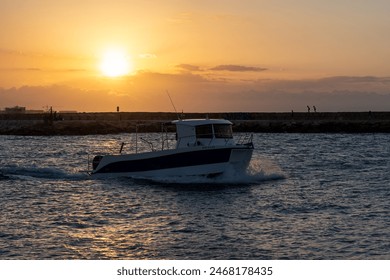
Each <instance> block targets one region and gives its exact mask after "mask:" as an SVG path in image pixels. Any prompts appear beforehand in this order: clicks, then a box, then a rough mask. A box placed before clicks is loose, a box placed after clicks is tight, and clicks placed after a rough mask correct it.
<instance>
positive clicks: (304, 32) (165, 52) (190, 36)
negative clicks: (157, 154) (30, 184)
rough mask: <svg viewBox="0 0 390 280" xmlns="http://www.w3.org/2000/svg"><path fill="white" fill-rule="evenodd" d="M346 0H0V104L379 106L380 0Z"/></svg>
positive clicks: (385, 84)
mask: <svg viewBox="0 0 390 280" xmlns="http://www.w3.org/2000/svg"><path fill="white" fill-rule="evenodd" d="M358 2H359V3H355V2H354V3H352V2H351V1H325V0H320V1H310V0H302V1H298V2H296V1H293V2H292V1H262V0H259V1H253V0H243V1H230V0H226V1H207V2H206V1H174V0H167V1H164V4H162V3H155V2H154V1H117V0H113V1H98V2H96V1H76V0H69V1H44V0H34V1H24V0H13V1H2V2H1V3H0V23H1V24H0V34H1V36H0V61H1V64H0V73H1V75H0V110H2V109H4V108H5V107H9V106H16V105H19V106H25V107H27V108H30V109H39V108H42V107H43V106H46V105H47V104H49V105H50V106H53V107H57V108H63V109H64V110H65V109H74V110H78V111H110V110H112V108H116V106H117V104H118V103H121V104H123V105H122V106H121V108H123V110H134V111H170V110H171V109H172V108H171V106H170V103H169V102H166V100H165V99H166V96H165V95H164V94H162V95H161V94H160V93H161V92H165V90H169V92H171V93H172V96H173V97H174V99H175V102H176V103H178V104H177V106H178V107H180V109H182V110H184V111H196V112H197V111H205V112H208V111H291V110H294V111H305V110H306V106H307V105H308V104H306V103H307V102H309V101H311V103H313V102H318V103H319V104H316V105H317V107H318V108H319V110H326V111H338V110H342V111H346V110H347V111H348V110H349V111H351V110H361V111H362V110H363V111H365V110H367V111H368V110H382V111H383V110H390V101H389V100H390V78H389V77H390V63H388V62H389V61H390V52H389V51H388V46H389V45H390V35H389V32H388V27H390V17H389V16H388V11H389V10H390V2H389V1H379V0H373V1H358ZM206 3H207V4H206ZM52 88H55V90H53V91H55V92H48V91H49V89H52ZM50 91H51V90H50ZM87 93H91V94H93V95H94V96H95V98H94V102H93V103H92V102H85V100H90V96H89V95H88V94H87ZM64 96H65V97H66V98H64ZM97 96H98V97H99V98H97ZM205 100H207V102H205ZM311 105H314V104H311Z"/></svg>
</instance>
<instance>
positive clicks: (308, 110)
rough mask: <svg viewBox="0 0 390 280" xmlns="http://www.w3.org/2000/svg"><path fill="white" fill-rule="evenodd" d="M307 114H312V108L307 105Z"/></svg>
mask: <svg viewBox="0 0 390 280" xmlns="http://www.w3.org/2000/svg"><path fill="white" fill-rule="evenodd" d="M307 112H308V113H310V106H309V105H307Z"/></svg>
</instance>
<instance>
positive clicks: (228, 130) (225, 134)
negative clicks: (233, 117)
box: [214, 124, 233, 138]
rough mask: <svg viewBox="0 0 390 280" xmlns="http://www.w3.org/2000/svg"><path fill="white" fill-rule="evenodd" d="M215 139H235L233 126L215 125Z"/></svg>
mask: <svg viewBox="0 0 390 280" xmlns="http://www.w3.org/2000/svg"><path fill="white" fill-rule="evenodd" d="M214 133H215V138H233V131H232V126H231V125H230V124H214Z"/></svg>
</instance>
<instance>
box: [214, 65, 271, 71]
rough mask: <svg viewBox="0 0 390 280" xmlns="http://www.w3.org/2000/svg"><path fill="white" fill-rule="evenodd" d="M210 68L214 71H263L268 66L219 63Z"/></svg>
mask: <svg viewBox="0 0 390 280" xmlns="http://www.w3.org/2000/svg"><path fill="white" fill-rule="evenodd" d="M209 70H213V71H232V72H261V71H266V70H268V69H267V68H261V67H254V66H244V65H234V64H226V65H218V66H215V67H213V68H210V69H209Z"/></svg>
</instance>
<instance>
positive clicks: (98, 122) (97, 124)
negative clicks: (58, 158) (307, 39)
mask: <svg viewBox="0 0 390 280" xmlns="http://www.w3.org/2000/svg"><path fill="white" fill-rule="evenodd" d="M206 116H207V117H209V118H224V119H228V120H230V121H232V122H233V123H234V131H235V132H259V133H390V112H375V111H374V112H316V113H314V112H311V113H309V112H289V113H259V112H252V113H251V112H241V113H239V112H230V113H229V112H227V113H208V114H206V113H185V114H184V116H183V118H204V117H206ZM175 119H177V115H176V113H172V112H119V113H59V114H57V113H56V114H55V115H53V114H48V113H47V114H44V113H39V114H27V113H25V114H0V135H25V136H34V135H36V136H50V135H90V134H118V133H132V132H135V131H136V127H137V130H138V131H139V132H160V131H161V124H162V123H165V122H169V121H171V120H175Z"/></svg>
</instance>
